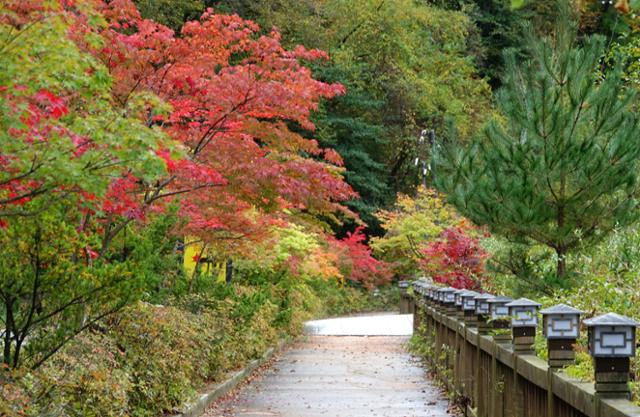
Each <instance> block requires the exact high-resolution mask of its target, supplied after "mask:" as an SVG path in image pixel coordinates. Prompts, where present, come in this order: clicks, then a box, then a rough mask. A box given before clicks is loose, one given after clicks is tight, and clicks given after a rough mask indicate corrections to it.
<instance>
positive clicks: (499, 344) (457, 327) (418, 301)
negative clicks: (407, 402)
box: [401, 293, 640, 417]
mask: <svg viewBox="0 0 640 417" xmlns="http://www.w3.org/2000/svg"><path fill="white" fill-rule="evenodd" d="M401 311H402V312H403V313H408V314H411V313H414V330H415V331H416V332H418V333H419V334H421V335H422V336H423V337H424V338H425V340H426V343H427V344H428V347H427V348H428V349H429V354H428V355H427V358H426V359H427V361H428V363H429V365H430V368H431V369H432V370H433V371H434V372H435V373H436V375H437V377H438V379H440V380H441V381H442V382H443V383H444V384H445V386H446V387H447V389H448V390H449V392H450V393H451V394H452V396H453V397H454V398H455V400H456V401H457V402H458V403H459V404H461V408H462V409H463V411H464V413H465V415H466V416H475V417H585V416H587V417H640V408H639V407H637V406H635V405H634V404H633V403H632V402H631V401H629V400H628V399H626V398H604V396H603V395H601V394H600V393H596V391H595V388H594V383H593V382H581V381H579V380H576V379H573V378H571V377H569V376H568V375H567V374H566V373H565V372H564V371H563V370H562V369H561V368H555V367H550V366H549V365H548V363H547V362H546V361H544V360H542V359H540V358H538V357H537V356H535V354H532V353H531V352H524V353H520V352H516V349H514V345H513V342H512V340H510V337H508V338H507V340H504V335H503V337H502V338H499V337H496V336H492V335H490V334H483V333H484V332H483V331H482V330H481V329H479V328H478V327H477V326H475V325H472V324H470V323H468V322H467V323H465V321H464V320H463V317H462V314H461V312H460V311H456V310H455V307H445V306H443V305H440V304H439V303H438V302H433V301H429V300H428V299H427V297H425V296H424V295H423V294H413V295H410V294H407V293H405V294H404V295H403V299H402V301H401Z"/></svg>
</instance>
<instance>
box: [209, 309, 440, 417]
mask: <svg viewBox="0 0 640 417" xmlns="http://www.w3.org/2000/svg"><path fill="white" fill-rule="evenodd" d="M375 318H376V320H378V321H377V323H379V325H378V326H373V327H370V329H371V330H372V333H374V334H376V335H378V334H384V333H389V334H392V335H395V334H397V333H401V332H400V331H399V329H401V328H402V326H403V324H402V323H403V320H407V318H406V317H403V316H398V315H394V316H375ZM408 318H409V319H410V318H411V316H408ZM335 320H338V321H335V322H333V321H332V320H322V321H320V322H314V323H311V324H310V325H309V326H307V329H308V331H310V332H312V333H314V334H331V329H333V330H334V331H335V332H336V333H337V334H355V333H357V332H356V330H357V329H354V328H352V325H353V326H356V327H357V326H358V325H359V324H362V323H365V324H367V325H368V324H370V323H371V321H370V320H369V319H363V317H354V318H349V319H335ZM349 321H351V323H349ZM361 333H362V332H361ZM407 341H408V336H375V337H367V336H360V337H354V336H315V335H312V336H307V337H305V340H303V341H301V342H299V343H297V344H296V345H295V346H293V347H292V348H291V349H290V350H288V351H287V352H286V353H284V354H283V355H282V356H281V357H279V358H278V359H277V360H276V361H275V362H274V364H273V366H271V367H270V368H269V369H267V370H266V371H265V373H264V374H263V375H262V376H260V377H258V378H257V379H256V380H255V381H253V382H251V383H250V384H248V385H247V386H246V387H245V388H243V389H242V390H241V391H240V392H238V393H237V395H234V396H233V397H231V398H228V399H226V400H224V401H223V402H221V403H219V404H216V405H215V406H214V407H212V408H211V409H209V410H208V412H207V413H206V414H205V416H206V417H219V416H224V417H264V416H276V417H445V416H449V414H447V411H446V410H447V401H446V400H443V399H442V397H441V395H440V393H439V391H438V390H437V389H436V388H435V387H434V386H433V384H432V383H431V382H430V381H429V380H428V379H427V378H426V375H425V372H424V370H423V369H422V368H421V367H420V364H419V363H418V362H417V361H416V360H415V359H414V358H412V357H411V355H409V354H408V353H407V352H406V350H405V348H404V344H405V343H406V342H407Z"/></svg>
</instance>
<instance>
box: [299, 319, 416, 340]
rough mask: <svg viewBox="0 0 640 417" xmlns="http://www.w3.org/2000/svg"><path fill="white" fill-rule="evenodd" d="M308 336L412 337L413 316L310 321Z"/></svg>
mask: <svg viewBox="0 0 640 417" xmlns="http://www.w3.org/2000/svg"><path fill="white" fill-rule="evenodd" d="M304 330H305V333H306V334H309V335H318V336H411V335H412V334H413V315H412V314H403V315H399V314H377V315H370V316H355V317H343V318H337V319H327V320H314V321H308V322H306V323H305V325H304Z"/></svg>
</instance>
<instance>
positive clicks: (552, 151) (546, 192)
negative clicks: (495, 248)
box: [434, 6, 640, 278]
mask: <svg viewBox="0 0 640 417" xmlns="http://www.w3.org/2000/svg"><path fill="white" fill-rule="evenodd" d="M562 8H563V6H561V9H562ZM564 8H567V6H564ZM559 15H560V17H559V18H558V22H557V24H556V29H555V31H554V32H553V33H552V34H550V35H548V36H546V37H544V38H540V37H537V36H536V35H535V31H534V30H533V29H532V28H531V27H527V28H525V34H526V36H525V40H526V45H527V48H526V50H527V57H528V60H527V61H526V62H522V61H520V62H518V61H517V60H516V56H515V54H514V53H513V52H511V53H506V56H505V62H506V71H505V72H506V75H505V78H504V80H503V83H504V84H503V88H502V89H501V90H500V91H499V92H498V93H497V95H496V102H497V104H498V106H499V107H500V108H501V110H502V113H503V115H504V119H503V120H501V121H492V122H490V123H489V124H488V126H487V127H486V128H485V129H484V130H483V134H482V135H481V137H480V138H478V139H477V140H476V141H475V142H474V143H473V145H472V146H470V147H469V148H467V149H457V150H454V149H445V148H443V149H442V150H441V151H440V152H439V154H438V155H436V156H435V161H434V163H435V164H436V166H437V169H438V170H440V173H441V174H440V175H439V178H438V186H439V188H441V189H442V190H445V191H446V192H447V193H448V194H449V198H450V200H451V202H452V203H453V204H454V205H455V206H456V207H457V208H458V209H459V210H460V211H461V212H462V213H463V214H464V215H465V216H467V217H469V218H470V219H472V220H473V221H474V222H476V223H478V224H482V225H487V226H489V228H490V229H491V230H492V231H493V232H494V233H498V234H500V235H503V236H506V237H508V238H513V239H518V240H522V239H524V240H526V241H528V242H531V243H539V244H544V245H546V246H548V247H550V248H552V249H553V250H554V251H555V253H556V254H557V258H558V260H557V275H558V277H560V278H564V277H566V275H567V271H566V255H567V254H568V253H571V252H572V251H575V250H576V248H577V247H578V246H579V245H580V244H581V243H592V242H594V241H596V240H598V239H600V238H602V237H604V236H606V235H607V233H608V232H610V231H611V230H612V229H614V228H615V227H622V226H625V225H628V224H630V223H633V222H635V221H636V220H637V219H638V218H639V210H638V207H637V206H638V195H639V191H640V182H639V174H638V173H639V168H640V166H639V165H640V164H639V162H640V127H639V121H640V119H639V117H638V115H637V113H635V112H633V109H632V103H633V100H634V95H633V93H632V92H631V91H630V90H628V89H626V88H625V86H624V83H623V80H622V68H621V67H620V66H617V67H615V68H607V69H603V68H602V65H601V61H600V59H601V57H602V56H603V54H604V52H605V47H606V42H605V39H604V38H603V37H600V36H591V37H588V38H585V39H583V40H582V41H581V42H579V41H578V39H577V38H576V25H575V24H573V23H572V20H571V18H570V17H569V12H567V11H561V13H559ZM445 172H447V173H448V174H449V175H443V173H445Z"/></svg>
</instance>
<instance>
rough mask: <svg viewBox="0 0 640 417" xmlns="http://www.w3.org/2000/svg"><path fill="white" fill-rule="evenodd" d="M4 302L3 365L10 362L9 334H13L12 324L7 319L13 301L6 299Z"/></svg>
mask: <svg viewBox="0 0 640 417" xmlns="http://www.w3.org/2000/svg"><path fill="white" fill-rule="evenodd" d="M5 304H6V325H5V329H4V332H5V333H4V352H3V358H2V362H3V363H4V364H5V365H10V364H11V336H12V335H13V327H12V326H11V324H12V322H13V321H12V320H9V318H10V317H11V316H12V313H11V311H12V309H13V305H12V304H13V303H12V302H11V300H7V301H6V302H5Z"/></svg>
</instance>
